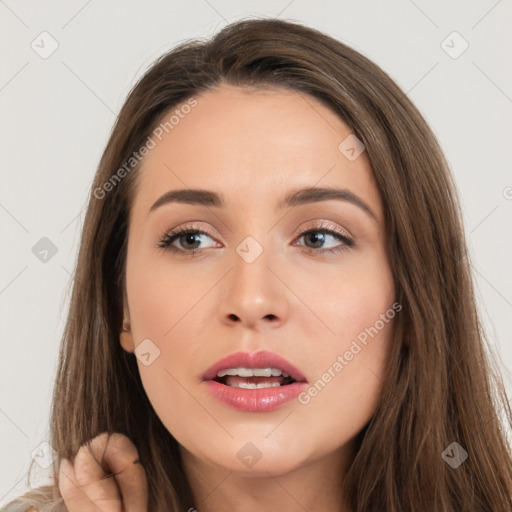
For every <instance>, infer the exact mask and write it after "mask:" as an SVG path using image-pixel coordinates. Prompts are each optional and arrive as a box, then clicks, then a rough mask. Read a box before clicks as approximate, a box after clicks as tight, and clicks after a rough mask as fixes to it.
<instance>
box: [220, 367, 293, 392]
mask: <svg viewBox="0 0 512 512" xmlns="http://www.w3.org/2000/svg"><path fill="white" fill-rule="evenodd" d="M213 380H214V382H218V383H219V384H224V385H225V386H230V387H234V388H242V389H264V388H275V387H280V386H288V385H290V384H293V383H294V382H297V381H296V380H294V379H293V378H292V377H290V375H289V374H287V373H286V372H284V371H282V370H280V369H279V368H228V369H224V370H220V371H219V372H218V373H217V377H216V378H215V379H213Z"/></svg>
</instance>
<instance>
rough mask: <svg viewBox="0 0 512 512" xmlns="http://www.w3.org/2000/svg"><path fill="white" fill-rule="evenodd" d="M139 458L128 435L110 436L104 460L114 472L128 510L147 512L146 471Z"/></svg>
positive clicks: (128, 511) (127, 511)
mask: <svg viewBox="0 0 512 512" xmlns="http://www.w3.org/2000/svg"><path fill="white" fill-rule="evenodd" d="M138 458H139V454H138V452H137V448H136V447H135V445H134V444H133V443H132V442H131V440H130V439H129V438H128V437H126V436H124V435H122V434H119V433H114V434H112V435H111V436H110V437H109V438H108V442H107V446H106V450H105V454H104V456H103V460H104V461H105V462H106V464H107V465H108V467H109V468H110V469H111V470H112V472H113V473H114V477H115V480H116V481H117V483H118V485H119V488H120V490H121V495H122V499H123V504H124V507H125V510H126V512H145V511H146V510H147V506H148V490H147V479H146V472H145V470H144V467H143V466H142V464H140V462H139V461H138Z"/></svg>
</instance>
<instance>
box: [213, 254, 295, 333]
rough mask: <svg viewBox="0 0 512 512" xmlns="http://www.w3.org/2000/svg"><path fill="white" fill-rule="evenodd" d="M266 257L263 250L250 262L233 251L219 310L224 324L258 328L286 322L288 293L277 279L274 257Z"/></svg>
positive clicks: (268, 255)
mask: <svg viewBox="0 0 512 512" xmlns="http://www.w3.org/2000/svg"><path fill="white" fill-rule="evenodd" d="M270 260H271V258H270V254H269V252H267V251H264V252H263V253H262V254H261V255H260V256H259V257H258V258H257V259H256V260H255V261H253V262H251V263H249V262H247V261H245V260H244V259H243V258H242V257H240V256H239V255H238V254H236V253H235V255H234V261H233V269H232V270H231V272H230V273H229V274H228V275H227V276H226V280H227V284H225V290H224V294H223V297H224V298H223V300H222V302H221V304H220V310H219V313H220V315H221V319H222V321H223V322H224V323H225V324H228V325H233V324H236V323H240V324H242V325H244V326H245V327H247V328H249V329H253V330H262V329H265V328H277V327H279V326H281V325H283V324H284V323H285V322H286V321H287V319H288V315H289V297H288V294H289V293H290V292H289V290H288V289H287V287H286V286H285V284H283V281H282V280H281V279H282V278H281V279H280V276H279V270H278V267H277V265H276V264H275V259H274V261H273V262H272V261H270Z"/></svg>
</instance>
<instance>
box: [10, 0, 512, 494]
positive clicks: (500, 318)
mask: <svg viewBox="0 0 512 512" xmlns="http://www.w3.org/2000/svg"><path fill="white" fill-rule="evenodd" d="M0 15H1V20H0V24H1V25H0V26H1V30H0V39H1V44H2V49H3V55H2V61H1V67H0V106H1V109H2V110H1V119H2V121H3V122H2V124H1V133H0V140H1V144H2V146H1V147H2V152H1V166H0V168H1V172H2V177H1V188H0V226H1V236H2V249H1V254H2V264H1V273H0V311H1V323H0V340H1V347H2V349H1V355H0V381H1V387H0V393H1V394H0V461H1V467H0V503H5V502H7V501H8V500H9V499H12V498H13V497H14V496H17V495H19V494H20V493H21V492H22V491H23V490H24V488H25V485H24V484H25V479H26V478H25V475H26V472H27V470H28V466H29V462H30V457H31V452H32V451H33V450H34V449H35V448H36V447H37V446H38V445H39V444H40V443H41V442H43V441H45V440H47V439H48V415H49V409H50V398H51V391H52V387H53V380H54V372H55V368H56V359H57V353H58V347H59V342H60V336H61V333H62V329H63V324H64V320H65V315H66V312H67V307H68V299H69V287H70V279H71V272H72V269H73V267H74V261H75V256H76V251H77V244H78V240H79V234H80V230H81V227H82V221H83V215H84V210H83V208H84V206H85V204H86V200H87V194H88V189H89V186H90V183H91V180H92V178H93V174H94V172H95V169H96V166H97V164H98V162H99V158H100V155H101V152H102V150H103V147H104V145H105V143H106V141H107V137H108V134H109V132H110V129H111V127H112V124H113V122H114V120H115V115H116V113H117V112H118V111H119V109H120V107H121V105H122V103H123V101H124V99H125V97H126V95H127V93H128V91H129V89H130V88H131V86H132V85H133V84H134V83H135V80H136V79H137V78H138V77H139V76H140V75H141V73H143V72H144V70H145V69H147V67H148V65H149V64H150V63H151V62H152V61H153V60H154V59H155V58H156V57H157V56H159V55H160V54H162V53H163V52H164V51H166V50H167V49H169V48H171V47H172V46H174V45H175V44H176V43H178V42H180V41H182V40H184V39H188V38H190V37H207V36H211V35H213V34H214V33H215V32H216V31H218V30H219V29H220V28H221V27H223V26H224V25H226V24H227V23H228V22H231V21H234V20H236V19H239V18H241V17H245V16H248V15H263V16H268V17H270V16H272V17H273V16H277V17H279V18H282V19H293V20H297V21H302V22H304V23H306V24H308V25H310V26H313V27H315V28H319V29H320V30H323V31H325V32H327V33H328V34H330V35H332V36H334V37H336V38H338V39H340V40H342V41H343V42H345V43H347V44H349V45H350V46H352V47H354V48H355V49H357V50H359V51H360V52H362V53H363V54H365V55H366V56H368V57H369V58H370V59H372V60H374V61H375V62H376V63H377V64H379V65H380V66H381V67H382V68H383V69H384V70H385V71H387V72H388V73H389V74H390V75H391V76H392V77H393V78H394V79H395V80H396V81H397V83H398V84H399V85H400V86H401V87H402V88H403V89H404V91H406V92H407V93H408V95H409V97H410V98H411V99H412V101H413V102H414V103H415V104H416V105H417V106H418V108H419V109H420V111H421V112H422V113H423V115H424V116H425V118H426V119H427V121H428V122H429V124H430V125H431V126H432V128H433V130H434V132H435V133H436V135H437V137H438V139H439V141H440V143H441V146H442V148H443V149H444V151H445V154H446V155H447V157H448V160H449V162H450V165H451V168H452V171H453V173H454V175H455V179H456V182H457V185H458V188H459V192H460V195H461V199H462V204H463V208H464V221H465V226H466V230H467V237H468V243H469V248H470V251H471V254H472V257H473V261H474V271H475V272H474V274H475V280H476V285H477V294H478V300H479V304H480V309H481V313H482V319H483V321H484V324H485V326H486V327H487V329H488V331H489V335H490V337H491V339H492V342H493V344H494V345H495V346H496V350H497V351H498V356H500V357H501V359H502V364H503V365H504V370H505V368H512V346H511V343H510V342H511V321H510V318H511V315H512V275H511V272H510V262H511V261H512V237H511V229H510V223H511V219H512V173H511V171H510V170H511V168H512V166H511V163H512V144H511V142H512V139H511V125H512V117H511V113H512V68H511V66H510V62H512V59H511V56H512V40H511V38H510V28H511V26H512V23H511V22H512V1H511V0H501V1H496V0H482V1H470V2H469V1H459V2H453V1H452V2H446V1H441V0H436V1H430V2H427V1H426V0H416V1H412V0H393V1H387V2H379V1H358V2H355V1H350V2H349V1H336V2H335V1H318V0H315V1H314V2H306V1H301V0H292V1H290V0H282V1H259V2H237V1H234V0H230V1H227V0H193V1H189V2H186V3H185V2H171V1H165V2H164V1H156V0H154V1H148V2H135V1H120V0H116V1H109V2H103V3H102V2H100V1H99V0H89V1H85V0H73V1H69V2H65V3H60V2H55V1H50V2H44V3H43V2H42V3H32V2H22V1H19V0H18V1H16V0H5V1H2V0H0ZM43 31H47V32H49V33H50V34H51V36H52V37H53V38H54V39H55V40H56V41H57V42H58V45H59V46H58V49H57V50H56V51H55V52H54V53H53V54H52V55H51V56H50V57H48V58H47V59H42V58H41V57H40V56H39V55H38V53H36V51H34V50H33V49H32V48H31V43H32V41H34V40H35V43H34V44H39V46H40V47H41V46H43V44H44V47H45V48H46V49H48V48H49V40H48V39H47V40H46V41H45V42H43V43H42V42H40V41H41V38H40V37H38V36H39V34H40V33H41V32H43ZM453 31H457V32H458V33H459V34H460V35H461V36H462V37H463V38H464V39H465V40H466V41H467V42H468V43H469V48H468V49H467V50H466V51H465V52H464V53H463V54H462V55H460V56H459V57H458V58H456V59H454V58H452V57H451V56H450V55H448V53H446V51H445V50H444V49H443V47H442V46H441V43H442V41H443V40H445V39H446V38H447V36H449V35H450V34H451V33H452V32H453ZM38 41H39V42H38ZM445 45H449V46H452V49H451V50H450V51H451V52H452V53H453V52H457V51H458V50H460V49H461V48H462V46H461V41H460V40H457V38H456V36H455V39H454V38H453V36H451V37H450V38H449V39H448V40H447V42H446V43H445ZM41 51H42V50H41ZM507 187H508V188H507ZM42 237H48V238H49V239H50V240H51V241H52V242H53V243H54V244H55V245H56V247H57V249H58V252H57V253H56V254H55V255H54V256H53V257H52V258H50V259H49V260H48V261H47V262H46V263H43V262H41V261H40V260H39V259H38V258H37V257H36V256H35V255H34V254H33V253H32V247H33V246H34V245H35V244H36V243H37V242H38V241H39V240H40V239H41V238H42ZM505 377H506V379H507V387H508V389H509V390H511V389H512V386H511V384H510V382H511V381H510V376H509V373H508V370H506V371H505ZM40 483H43V480H41V482H40Z"/></svg>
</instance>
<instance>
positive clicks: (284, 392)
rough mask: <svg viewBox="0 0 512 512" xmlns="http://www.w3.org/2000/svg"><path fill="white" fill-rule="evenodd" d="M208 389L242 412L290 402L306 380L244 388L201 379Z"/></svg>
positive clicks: (256, 410)
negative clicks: (257, 387)
mask: <svg viewBox="0 0 512 512" xmlns="http://www.w3.org/2000/svg"><path fill="white" fill-rule="evenodd" d="M203 382H204V384H205V386H206V387H207V389H208V391H209V392H210V393H211V394H212V395H213V396H214V397H215V398H217V399H218V400H219V401H220V402H222V403H223V404H225V405H227V406H228V407H231V408H233V409H237V410H239V411H244V412H268V411H274V410H275V409H278V408H279V407H282V406H283V405H285V404H286V403H288V402H290V401H291V400H293V399H294V398H296V397H297V395H299V393H300V392H301V391H304V390H305V389H306V388H307V383H306V382H294V383H293V384H288V385H286V386H279V387H275V388H272V387H269V388H261V389H244V388H235V387H233V386H226V385H225V384H221V383H219V382H216V381H214V380H206V381H203Z"/></svg>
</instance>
